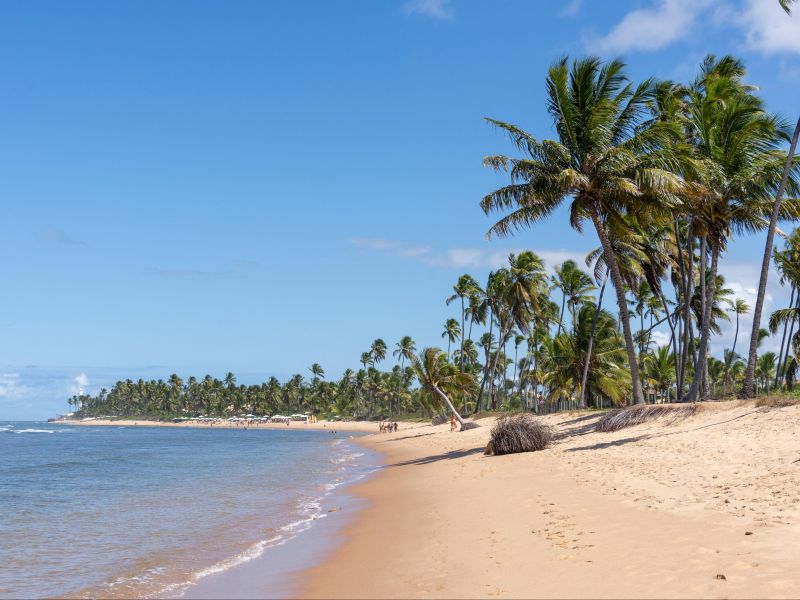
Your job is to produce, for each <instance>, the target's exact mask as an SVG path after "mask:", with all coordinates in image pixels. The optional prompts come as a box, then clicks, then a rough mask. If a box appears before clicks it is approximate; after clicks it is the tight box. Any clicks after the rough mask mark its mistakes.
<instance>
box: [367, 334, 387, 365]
mask: <svg viewBox="0 0 800 600" xmlns="http://www.w3.org/2000/svg"><path fill="white" fill-rule="evenodd" d="M369 352H370V355H371V356H372V361H373V363H374V364H376V365H377V364H378V363H379V362H381V361H382V360H383V359H384V358H386V342H384V341H383V340H382V339H381V338H377V339H375V341H373V342H372V345H371V346H370V349H369Z"/></svg>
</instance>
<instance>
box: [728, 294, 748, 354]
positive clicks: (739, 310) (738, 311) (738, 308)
mask: <svg viewBox="0 0 800 600" xmlns="http://www.w3.org/2000/svg"><path fill="white" fill-rule="evenodd" d="M731 310H733V314H735V315H736V333H734V334H733V348H731V352H732V353H734V354H736V340H737V339H738V338H739V315H746V314H747V313H748V312H750V305H749V304H747V300H743V299H742V298H736V300H734V301H733V306H732V307H731Z"/></svg>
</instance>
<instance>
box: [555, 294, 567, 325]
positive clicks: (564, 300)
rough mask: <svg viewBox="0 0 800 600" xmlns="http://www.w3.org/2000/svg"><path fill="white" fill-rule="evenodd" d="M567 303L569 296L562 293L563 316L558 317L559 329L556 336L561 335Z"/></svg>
mask: <svg viewBox="0 0 800 600" xmlns="http://www.w3.org/2000/svg"><path fill="white" fill-rule="evenodd" d="M566 303H567V294H566V293H564V292H562V293H561V314H559V315H558V329H557V330H556V335H558V334H559V333H561V325H562V323H563V322H564V306H565V305H566Z"/></svg>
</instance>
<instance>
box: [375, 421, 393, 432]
mask: <svg viewBox="0 0 800 600" xmlns="http://www.w3.org/2000/svg"><path fill="white" fill-rule="evenodd" d="M378 431H379V432H380V433H392V432H394V433H397V421H394V422H392V421H385V422H384V421H381V424H380V427H379V429H378Z"/></svg>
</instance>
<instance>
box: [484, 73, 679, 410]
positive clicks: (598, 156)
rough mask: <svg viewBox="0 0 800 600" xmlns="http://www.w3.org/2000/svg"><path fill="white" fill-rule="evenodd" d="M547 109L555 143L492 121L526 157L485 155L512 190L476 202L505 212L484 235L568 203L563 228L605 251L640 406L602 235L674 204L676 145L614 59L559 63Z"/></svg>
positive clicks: (616, 280)
mask: <svg viewBox="0 0 800 600" xmlns="http://www.w3.org/2000/svg"><path fill="white" fill-rule="evenodd" d="M546 86H547V94H548V102H547V108H548V112H549V113H550V116H551V117H552V120H553V123H554V126H555V128H556V131H557V133H558V137H559V139H558V141H555V140H545V141H541V142H540V141H539V140H537V139H536V138H534V137H533V136H532V135H530V134H529V133H527V132H525V131H523V130H522V129H520V128H519V127H516V126H515V125H511V124H509V123H504V122H501V121H496V120H493V119H490V120H489V121H490V122H491V123H493V124H495V125H496V126H497V127H500V128H501V129H504V130H505V131H506V132H508V134H509V135H510V137H511V139H512V140H513V141H514V143H515V144H516V146H517V148H518V149H519V150H520V151H521V152H524V153H525V154H526V155H527V156H526V157H525V158H509V157H507V156H490V157H487V158H486V159H484V164H486V165H487V166H489V167H492V168H494V169H495V170H500V171H508V172H509V173H510V175H511V184H510V185H508V186H505V187H503V188H500V189H499V190H496V191H494V192H492V193H490V194H488V195H487V196H485V197H484V199H483V200H482V202H481V206H482V208H483V210H484V212H486V213H487V214H488V213H490V212H492V211H511V212H510V213H509V214H507V215H506V216H504V217H503V218H501V219H500V220H499V221H498V222H497V223H495V225H494V226H493V227H492V228H491V229H490V230H489V235H498V236H507V235H509V234H511V233H512V232H513V231H515V230H517V229H520V228H524V227H530V226H531V225H534V224H536V223H538V222H539V221H541V220H543V219H545V218H546V217H547V216H549V215H550V214H551V213H552V212H553V211H554V210H555V209H556V208H557V207H558V206H559V205H560V204H562V203H563V202H564V201H565V200H567V199H570V207H569V208H570V224H571V225H572V226H573V227H574V228H575V229H577V230H579V231H580V230H582V227H583V224H584V223H585V222H586V221H587V220H589V221H590V222H591V223H592V225H593V226H594V229H595V232H596V233H597V236H598V238H599V240H600V244H601V246H602V247H603V253H604V255H605V261H606V264H607V265H608V267H609V271H610V276H611V281H612V283H613V285H614V290H615V292H616V296H617V306H618V309H619V314H620V320H621V321H622V328H623V335H624V338H625V348H626V352H627V356H628V362H629V368H630V370H631V375H632V379H633V399H634V402H635V403H637V404H641V403H644V395H643V393H642V386H641V381H640V380H639V369H638V364H637V361H636V348H635V347H634V343H633V336H632V334H631V329H630V322H629V318H628V307H627V301H626V299H625V286H624V282H623V279H622V274H621V272H620V268H619V263H618V261H617V259H616V256H615V253H614V248H613V246H612V241H611V239H610V237H609V235H608V226H609V223H613V222H616V221H618V220H621V219H623V218H624V216H625V215H626V214H633V213H643V212H645V211H649V212H651V213H652V212H654V211H660V210H662V209H664V208H665V207H670V206H672V205H674V204H675V203H676V202H677V196H676V195H675V194H676V193H677V192H679V191H680V190H682V188H683V182H682V179H681V178H680V177H679V176H678V175H676V174H675V171H676V170H677V163H676V162H675V161H674V160H672V158H671V154H672V153H671V152H667V151H666V150H667V149H668V148H671V147H672V146H673V145H674V144H675V143H676V142H678V141H679V140H680V139H681V132H680V129H679V128H678V127H677V126H676V125H675V124H673V123H672V122H669V121H665V122H659V121H654V120H652V119H647V118H646V117H647V116H648V115H649V113H648V111H649V107H650V105H651V103H652V101H653V99H654V94H655V91H656V86H655V82H654V81H653V80H651V79H648V80H646V81H644V82H642V83H640V84H639V85H637V86H634V85H632V84H631V83H630V82H629V81H628V78H627V76H626V75H625V65H624V64H623V63H622V62H621V61H618V60H614V61H610V62H608V63H605V64H604V63H602V62H601V61H600V59H598V58H584V59H580V60H575V61H573V62H572V63H571V64H570V63H568V60H567V59H566V58H564V59H562V60H560V61H558V62H557V63H555V64H554V65H552V66H551V67H550V69H549V71H548V77H547V82H546Z"/></svg>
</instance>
